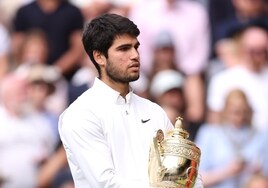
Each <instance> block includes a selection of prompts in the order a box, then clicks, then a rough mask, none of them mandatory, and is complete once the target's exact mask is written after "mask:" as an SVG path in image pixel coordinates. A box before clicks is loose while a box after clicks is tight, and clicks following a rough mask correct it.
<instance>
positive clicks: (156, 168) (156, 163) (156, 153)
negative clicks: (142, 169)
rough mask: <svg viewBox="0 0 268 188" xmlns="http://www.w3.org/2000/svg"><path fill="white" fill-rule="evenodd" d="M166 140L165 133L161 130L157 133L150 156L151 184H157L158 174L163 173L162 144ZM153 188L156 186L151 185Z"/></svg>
mask: <svg viewBox="0 0 268 188" xmlns="http://www.w3.org/2000/svg"><path fill="white" fill-rule="evenodd" d="M163 140H164V133H163V131H162V130H161V129H159V130H158V131H157V132H156V135H155V137H154V138H153V143H152V145H151V148H150V156H149V177H150V182H157V180H158V173H159V172H160V171H161V167H162V161H161V152H160V151H161V148H162V145H161V142H162V141H163ZM151 187H154V185H152V184H151Z"/></svg>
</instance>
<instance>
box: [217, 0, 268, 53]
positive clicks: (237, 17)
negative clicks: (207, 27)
mask: <svg viewBox="0 0 268 188" xmlns="http://www.w3.org/2000/svg"><path fill="white" fill-rule="evenodd" d="M231 3H232V6H233V11H232V12H230V16H227V17H224V18H223V19H222V20H221V21H219V22H218V23H216V24H214V25H215V29H214V33H212V36H213V37H214V41H213V43H214V44H216V43H217V42H218V41H220V40H221V39H224V38H226V37H228V33H229V32H231V31H232V30H233V29H234V28H236V27H237V26H238V25H240V24H246V23H248V22H251V21H254V20H259V21H263V22H266V23H268V21H267V18H268V14H267V11H266V10H265V7H266V6H267V2H266V1H265V0H231ZM214 47H215V46H213V48H214Z"/></svg>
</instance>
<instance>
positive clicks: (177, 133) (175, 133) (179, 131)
mask: <svg viewBox="0 0 268 188" xmlns="http://www.w3.org/2000/svg"><path fill="white" fill-rule="evenodd" d="M182 120H183V118H182V117H177V118H176V123H175V128H174V129H173V130H172V131H169V132H168V135H169V136H171V137H174V138H180V137H181V138H184V139H187V138H188V137H189V133H188V132H187V131H186V130H184V129H183V128H182Z"/></svg>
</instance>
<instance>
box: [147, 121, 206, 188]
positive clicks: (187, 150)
mask: <svg viewBox="0 0 268 188" xmlns="http://www.w3.org/2000/svg"><path fill="white" fill-rule="evenodd" d="M188 137H189V133H188V132H187V131H185V130H184V129H183V128H182V118H180V117H179V118H177V121H176V123H175V128H174V129H173V130H171V131H170V132H168V133H167V137H166V138H165V137H164V133H163V131H162V130H161V129H160V130H158V131H157V133H156V135H155V137H154V138H153V144H152V146H151V149H150V159H149V179H150V186H151V188H192V187H194V184H195V180H196V178H197V176H198V166H199V162H200V156H201V151H200V149H199V148H198V147H197V146H196V145H195V144H194V143H193V142H192V141H190V140H188Z"/></svg>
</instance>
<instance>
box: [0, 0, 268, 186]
mask: <svg viewBox="0 0 268 188" xmlns="http://www.w3.org/2000/svg"><path fill="white" fill-rule="evenodd" d="M0 12H1V15H0V188H73V187H74V185H73V181H72V177H71V174H70V171H69V167H68V164H67V160H66V156H65V151H64V150H63V148H62V145H61V142H60V139H59V135H58V128H57V122H58V117H59V115H60V114H61V113H62V112H63V111H64V109H65V108H66V107H67V106H68V105H69V104H71V103H72V102H73V101H74V100H75V99H76V98H77V97H78V96H79V95H80V94H81V93H83V92H84V91H85V90H87V89H88V88H90V87H91V84H92V82H93V80H94V77H95V76H97V71H96V70H95V68H94V66H93V65H92V63H91V62H90V59H89V58H88V57H87V55H86V54H85V52H84V49H83V47H82V43H81V32H82V30H83V26H84V24H85V23H86V22H88V21H90V20H91V19H92V18H94V17H95V16H98V15H100V14H103V13H107V12H109V13H116V14H120V15H124V16H127V17H129V18H130V19H131V20H133V21H134V23H135V24H137V26H138V28H139V29H140V31H141V34H140V36H139V38H138V39H139V41H140V43H141V45H140V48H139V52H140V57H141V75H140V79H139V80H137V81H135V82H133V83H132V84H131V87H132V88H133V91H134V92H135V93H137V94H138V95H140V96H143V97H145V98H148V99H150V100H152V101H154V102H156V103H158V104H159V105H160V106H162V107H163V109H164V110H165V111H166V112H167V114H168V116H169V117H170V120H171V121H172V122H175V120H176V117H178V116H181V117H183V119H184V128H185V129H186V130H187V131H188V132H189V133H190V139H191V140H192V141H194V142H195V143H196V144H197V146H198V147H200V149H201V151H202V156H201V162H200V168H199V173H200V174H201V175H202V177H203V182H204V186H205V187H206V188H240V187H241V188H244V187H245V188H268V163H267V162H266V161H268V150H267V149H265V147H266V145H267V144H268V1H267V0H12V1H8V0H1V1H0ZM104 108H105V107H104ZM148 153H149V151H148Z"/></svg>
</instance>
